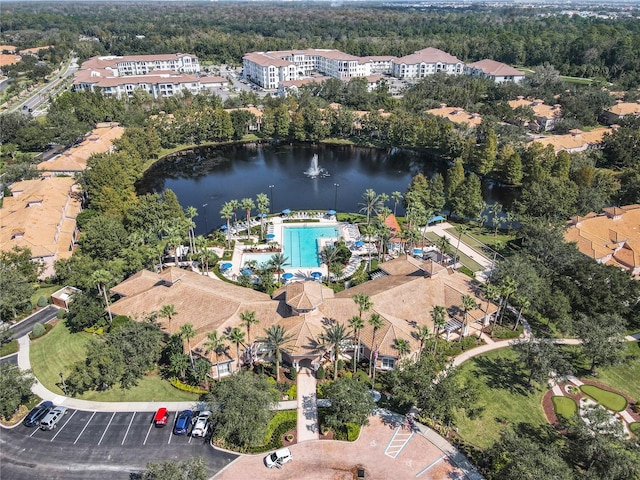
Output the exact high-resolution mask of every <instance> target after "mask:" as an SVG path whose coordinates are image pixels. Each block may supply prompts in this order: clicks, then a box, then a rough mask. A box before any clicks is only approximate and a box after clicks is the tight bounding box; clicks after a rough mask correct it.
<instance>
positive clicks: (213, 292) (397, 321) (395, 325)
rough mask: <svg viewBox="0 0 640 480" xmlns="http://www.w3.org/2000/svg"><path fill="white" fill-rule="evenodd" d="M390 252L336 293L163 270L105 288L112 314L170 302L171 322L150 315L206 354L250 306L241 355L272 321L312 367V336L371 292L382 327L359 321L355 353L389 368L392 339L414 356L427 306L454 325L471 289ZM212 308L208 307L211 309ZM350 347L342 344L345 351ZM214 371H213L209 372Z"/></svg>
mask: <svg viewBox="0 0 640 480" xmlns="http://www.w3.org/2000/svg"><path fill="white" fill-rule="evenodd" d="M411 260H412V261H408V260H407V259H405V258H398V259H395V260H392V261H389V262H385V263H383V264H382V265H381V267H383V268H384V271H385V275H384V276H382V277H380V278H377V279H375V280H371V281H369V282H366V283H364V284H361V285H358V286H357V287H354V288H352V289H349V290H345V291H344V292H341V293H339V294H334V292H333V290H331V289H329V288H327V287H325V286H324V285H322V284H320V283H318V282H315V281H305V282H293V283H289V284H287V285H285V286H283V287H281V288H280V289H278V290H276V291H275V292H274V293H273V296H272V297H271V298H270V297H269V296H268V295H266V294H264V293H259V292H256V291H254V290H251V289H247V288H243V287H240V286H238V285H232V284H228V283H224V282H220V281H218V280H215V279H211V278H209V277H207V276H202V275H199V274H197V273H194V272H190V271H185V270H181V269H178V268H169V269H167V270H165V271H163V272H161V273H152V272H149V271H146V270H143V271H141V272H138V273H137V274H135V275H133V276H131V277H130V278H128V279H127V280H125V281H124V282H122V283H121V284H120V285H117V286H115V287H113V288H112V289H111V292H112V293H114V294H116V295H118V296H120V299H118V300H117V301H115V302H114V303H113V304H112V305H111V311H112V312H113V313H114V314H117V315H127V316H130V317H132V318H136V319H140V320H142V319H143V318H144V317H145V316H147V315H150V314H152V313H153V312H158V311H160V309H161V308H162V306H163V305H173V306H174V307H175V310H176V311H177V312H178V313H177V314H175V315H174V316H173V318H172V319H171V320H169V319H168V318H158V321H159V322H160V323H161V326H162V328H163V329H164V330H165V331H167V332H169V333H175V332H177V331H178V329H179V328H180V326H181V325H182V324H184V323H187V322H189V323H191V324H192V325H193V326H194V328H195V330H196V337H195V338H194V339H193V340H192V341H191V345H192V349H193V351H194V352H195V353H197V354H200V355H203V356H206V354H207V352H206V349H205V347H204V343H205V342H206V334H207V333H209V332H212V331H213V330H217V331H219V332H220V333H225V332H227V331H229V330H230V329H232V328H234V327H240V328H241V329H242V330H243V331H245V328H244V327H241V318H240V314H241V313H243V312H245V311H247V310H248V311H254V312H256V318H257V319H258V321H259V323H258V324H256V325H254V326H252V327H251V339H250V342H249V344H250V345H251V347H250V348H249V349H247V351H245V352H244V353H243V354H241V357H242V358H241V359H242V360H243V361H251V360H255V359H256V355H258V354H260V353H267V352H265V351H264V349H263V348H262V346H261V342H260V340H259V339H260V337H262V336H263V335H264V330H265V329H267V328H269V327H270V326H272V325H282V326H283V328H284V329H285V331H286V333H287V334H289V335H291V337H292V338H291V340H290V342H289V343H288V344H287V352H286V353H284V357H285V360H287V361H288V362H289V363H290V364H291V365H293V366H294V367H296V368H297V367H298V365H299V364H300V362H302V361H308V362H311V364H312V366H314V367H315V368H317V367H318V366H319V365H321V363H322V362H323V358H325V357H326V355H329V352H327V351H326V350H325V348H324V347H322V346H321V340H320V335H321V334H322V333H323V332H324V331H325V327H326V326H327V325H329V324H331V323H332V322H340V323H343V324H346V323H347V320H348V319H349V318H351V317H353V316H354V315H358V314H359V312H358V307H357V305H356V304H355V302H354V301H353V299H352V296H353V295H354V294H356V293H358V292H362V293H364V294H366V295H369V296H371V300H372V302H373V310H372V311H373V312H376V313H378V314H379V315H380V316H381V317H382V319H383V323H384V324H383V327H382V328H381V329H379V330H378V331H377V332H376V335H375V344H374V343H373V330H372V327H371V326H370V325H368V324H367V325H366V326H365V328H364V329H363V330H362V332H361V342H362V351H363V353H364V354H366V355H368V354H369V353H371V351H372V349H375V350H376V351H377V352H378V362H377V367H378V368H382V369H388V368H393V367H394V366H395V363H396V362H397V360H398V352H397V350H396V349H395V348H394V344H395V340H396V339H398V338H401V339H405V340H407V341H408V342H409V343H410V345H411V347H412V352H413V354H415V353H416V352H417V350H418V348H419V344H418V342H417V341H416V339H415V338H414V337H413V336H412V332H413V331H414V329H415V328H416V326H419V325H428V326H429V328H433V324H432V321H431V318H430V316H429V315H428V312H429V311H430V310H431V308H433V306H435V305H442V306H444V307H446V309H447V312H448V315H449V317H450V318H451V319H458V320H457V322H458V323H457V325H458V328H459V327H461V326H462V317H461V315H462V310H461V309H460V305H461V303H462V301H461V298H462V295H466V294H471V295H475V294H476V292H477V288H476V286H475V285H474V284H473V280H472V279H470V278H469V277H467V276H465V275H463V274H460V273H457V272H452V271H450V270H447V269H440V270H437V269H436V270H434V269H431V268H429V266H428V265H423V264H421V263H420V262H418V261H416V260H415V259H411ZM214 306H215V307H214ZM496 310H497V308H496V306H495V305H494V304H491V303H490V304H487V302H486V301H484V300H481V299H478V308H476V309H474V310H473V311H471V312H470V313H469V318H470V322H473V321H478V322H485V321H486V320H487V319H488V317H490V316H491V315H492V314H493V313H495V311H496ZM353 349H354V346H353V345H351V346H350V347H348V348H345V350H351V351H353ZM234 350H235V349H233V348H229V349H228V350H227V351H226V354H225V355H224V356H221V358H220V360H219V361H218V363H219V366H220V367H221V368H220V371H221V375H226V374H228V373H230V372H232V371H233V370H235V369H236V368H237V366H236V364H237V361H236V360H237V359H236V357H235V351H234ZM212 371H213V372H214V374H215V371H216V369H213V370H212Z"/></svg>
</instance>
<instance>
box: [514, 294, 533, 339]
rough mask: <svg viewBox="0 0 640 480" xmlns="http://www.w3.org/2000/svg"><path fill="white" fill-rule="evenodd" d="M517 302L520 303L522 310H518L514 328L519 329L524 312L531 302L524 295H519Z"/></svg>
mask: <svg viewBox="0 0 640 480" xmlns="http://www.w3.org/2000/svg"><path fill="white" fill-rule="evenodd" d="M516 303H519V304H520V310H519V311H518V319H517V320H516V324H515V326H514V327H513V330H517V329H518V325H520V320H521V319H522V312H523V311H524V310H526V309H527V308H529V307H530V306H531V302H530V301H529V299H528V298H527V297H525V296H524V295H518V296H517V297H516Z"/></svg>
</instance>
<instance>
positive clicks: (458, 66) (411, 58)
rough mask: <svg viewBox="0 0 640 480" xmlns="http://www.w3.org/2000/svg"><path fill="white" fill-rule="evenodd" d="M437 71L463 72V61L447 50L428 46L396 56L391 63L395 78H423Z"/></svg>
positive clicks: (451, 73) (456, 73)
mask: <svg viewBox="0 0 640 480" xmlns="http://www.w3.org/2000/svg"><path fill="white" fill-rule="evenodd" d="M438 72H444V73H447V74H449V75H458V74H461V73H463V72H464V63H462V61H461V60H458V59H457V58H456V57H454V56H453V55H449V54H448V53H447V52H443V51H442V50H439V49H437V48H433V47H428V48H424V49H422V50H418V51H417V52H415V53H412V54H411V55H407V56H405V57H400V58H396V59H394V60H392V64H391V74H392V75H393V76H394V77H396V78H424V77H426V76H428V75H433V74H434V73H438Z"/></svg>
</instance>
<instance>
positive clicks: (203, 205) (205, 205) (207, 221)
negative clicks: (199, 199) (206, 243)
mask: <svg viewBox="0 0 640 480" xmlns="http://www.w3.org/2000/svg"><path fill="white" fill-rule="evenodd" d="M207 205H209V204H208V203H203V204H202V208H203V210H204V226H205V229H206V232H205V235H208V234H209V220H208V219H207Z"/></svg>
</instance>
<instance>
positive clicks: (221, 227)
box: [218, 223, 229, 230]
mask: <svg viewBox="0 0 640 480" xmlns="http://www.w3.org/2000/svg"><path fill="white" fill-rule="evenodd" d="M227 228H229V227H227V224H226V223H225V224H224V225H220V228H218V230H226V229H227Z"/></svg>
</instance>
